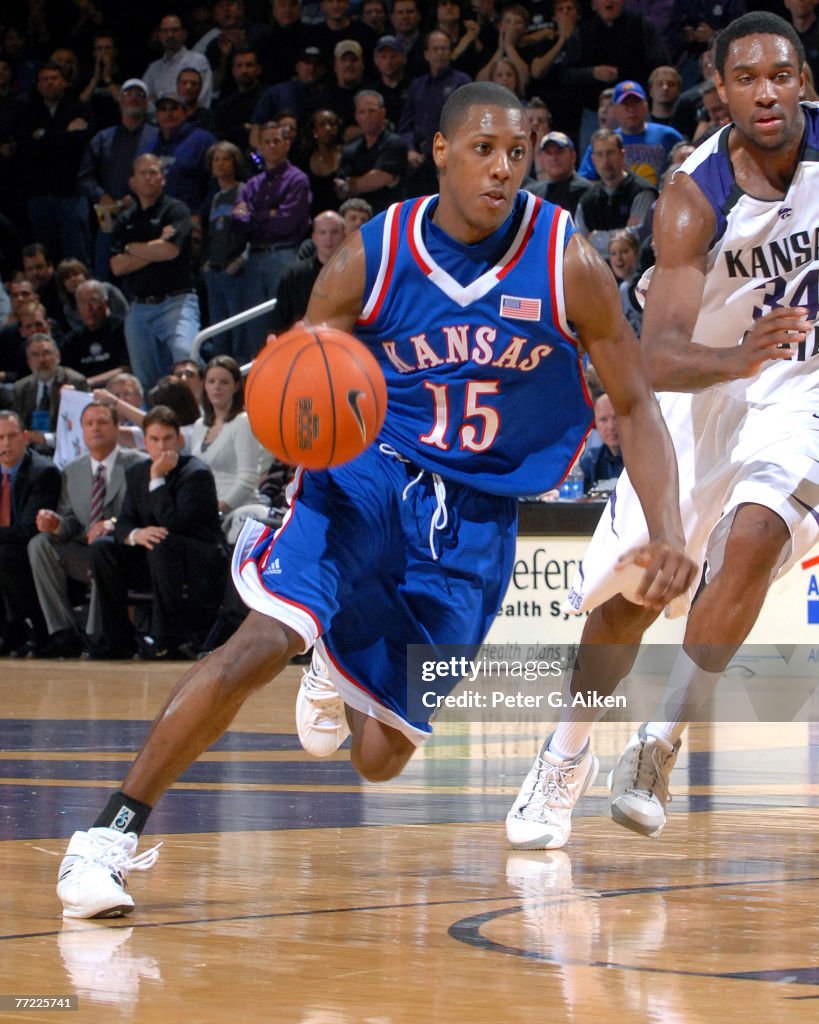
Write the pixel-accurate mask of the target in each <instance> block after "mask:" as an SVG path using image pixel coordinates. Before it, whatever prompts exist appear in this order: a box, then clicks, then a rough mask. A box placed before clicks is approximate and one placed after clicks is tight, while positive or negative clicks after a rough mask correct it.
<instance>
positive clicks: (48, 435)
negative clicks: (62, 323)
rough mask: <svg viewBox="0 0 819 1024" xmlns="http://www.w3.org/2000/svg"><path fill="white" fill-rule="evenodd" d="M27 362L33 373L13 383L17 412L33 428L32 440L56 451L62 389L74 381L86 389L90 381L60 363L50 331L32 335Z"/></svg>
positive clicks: (80, 388)
mask: <svg viewBox="0 0 819 1024" xmlns="http://www.w3.org/2000/svg"><path fill="white" fill-rule="evenodd" d="M26 362H27V363H28V368H29V369H30V370H31V373H30V374H29V376H28V377H23V379H22V380H18V381H17V383H16V384H15V385H14V411H15V412H16V413H17V415H18V416H19V417H20V419H21V420H22V421H23V425H24V426H25V428H26V430H28V431H30V439H31V441H32V442H33V443H35V444H39V445H45V446H46V448H50V449H51V451H53V450H54V434H55V432H56V430H57V413H58V411H59V408H60V388H61V387H62V386H63V385H64V384H71V385H72V386H73V387H75V388H76V389H77V390H78V391H87V390H88V383H87V381H86V379H85V377H83V375H82V374H81V373H77V371H76V370H70V369H69V368H68V367H67V366H60V350H59V348H57V343H56V342H55V341H54V339H53V338H52V337H51V335H49V334H32V335H31V337H30V338H29V339H28V340H27V341H26Z"/></svg>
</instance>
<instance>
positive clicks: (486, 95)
mask: <svg viewBox="0 0 819 1024" xmlns="http://www.w3.org/2000/svg"><path fill="white" fill-rule="evenodd" d="M476 106H477V107H502V108H503V109H504V110H519V111H521V113H523V104H522V103H521V102H520V100H519V99H518V98H517V96H516V95H515V94H514V93H513V92H512V91H511V90H510V89H507V88H506V87H505V86H503V85H498V84H497V82H470V83H469V84H468V85H462V86H460V88H458V89H456V90H455V91H454V92H452V93H450V94H449V99H448V100H447V101H446V103H445V104H444V109H443V110H442V111H441V123H440V126H439V131H440V132H441V135H443V136H444V138H448V137H449V136H450V135H451V134H452V133H453V132H455V131H457V130H458V128H460V126H461V125H462V124H463V123H464V121H466V119H467V118H468V117H469V110H470V108H471V107H476Z"/></svg>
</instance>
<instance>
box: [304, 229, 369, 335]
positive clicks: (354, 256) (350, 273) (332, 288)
mask: <svg viewBox="0 0 819 1024" xmlns="http://www.w3.org/2000/svg"><path fill="white" fill-rule="evenodd" d="M365 283H366V267H365V261H364V243H363V242H362V241H361V234H360V232H358V231H356V233H355V234H354V235H351V236H350V237H349V238H347V239H346V240H345V241H344V242H343V244H342V245H341V246H340V248H338V249H337V250H336V251H335V252H334V253H333V255H332V256H331V258H330V260H329V261H328V262H327V263H325V265H324V266H323V267H322V269H321V273H320V274H319V276H318V278H317V279H316V283H315V284H314V285H313V291H312V292H311V293H310V302H309V303H308V305H307V312H306V313H305V316H304V319H305V321H306V322H307V323H309V324H327V325H328V326H330V327H337V328H339V330H342V331H351V330H352V327H353V324H354V323H355V322H356V320H357V319H358V317H359V315H360V313H361V309H362V304H363V297H364V286H365Z"/></svg>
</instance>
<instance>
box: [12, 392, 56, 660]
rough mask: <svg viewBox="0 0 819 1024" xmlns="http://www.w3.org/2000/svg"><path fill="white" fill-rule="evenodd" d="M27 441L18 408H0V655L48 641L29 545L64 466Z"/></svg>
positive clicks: (51, 503) (50, 504)
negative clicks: (0, 633) (0, 622)
mask: <svg viewBox="0 0 819 1024" xmlns="http://www.w3.org/2000/svg"><path fill="white" fill-rule="evenodd" d="M28 440H29V438H28V432H27V431H26V430H25V428H24V427H23V421H22V420H21V419H20V417H19V416H18V415H17V413H16V412H11V411H10V410H4V411H2V412H0V611H1V612H2V616H3V637H2V640H0V654H3V655H12V656H14V657H24V656H25V655H26V654H27V653H28V650H29V648H30V644H32V643H33V644H34V645H39V644H42V642H43V641H44V640H45V632H46V630H45V621H44V619H43V614H42V612H41V611H40V606H39V604H38V603H37V591H36V590H35V589H34V580H33V579H32V576H31V569H30V568H29V562H28V556H27V554H26V545H27V544H28V542H29V540H30V539H31V538H32V537H33V536H34V534H35V533H36V532H37V527H36V526H35V520H36V517H37V510H38V509H41V508H55V507H56V505H57V500H58V498H59V496H60V471H59V470H58V469H57V467H56V466H54V465H53V463H52V462H51V460H50V459H47V458H46V457H45V456H44V455H39V454H38V453H37V452H33V451H29V450H27V445H28Z"/></svg>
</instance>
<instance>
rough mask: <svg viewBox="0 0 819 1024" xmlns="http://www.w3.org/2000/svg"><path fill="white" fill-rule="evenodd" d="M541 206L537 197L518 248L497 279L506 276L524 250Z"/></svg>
mask: <svg viewBox="0 0 819 1024" xmlns="http://www.w3.org/2000/svg"><path fill="white" fill-rule="evenodd" d="M542 206H543V201H542V200H541V199H539V198H538V199H537V202H536V203H535V205H534V208H533V210H532V216H531V217H530V218H529V225H528V227H527V228H526V233H525V234H524V236H523V238H522V239H521V242H520V245H519V246H518V248H517V250H516V251H515V253H514V255H513V256H512V258H511V259H510V260H509V262H508V263H507V264H506V266H505V267H504V268H503V270H501V272H500V273H499V274H498V280H499V281H502V280H503V279H504V278H505V277H506V275H507V274H508V273H509V271H510V270H513V269H514V267H515V264H516V263H517V262H518V260H519V259H520V258H521V256H522V255H523V252H524V250H525V248H526V243H527V242H528V241H529V239H530V238H531V237H532V232H533V231H534V230H535V221H536V220H537V218H538V214H539V213H540V211H541V208H542Z"/></svg>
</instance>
